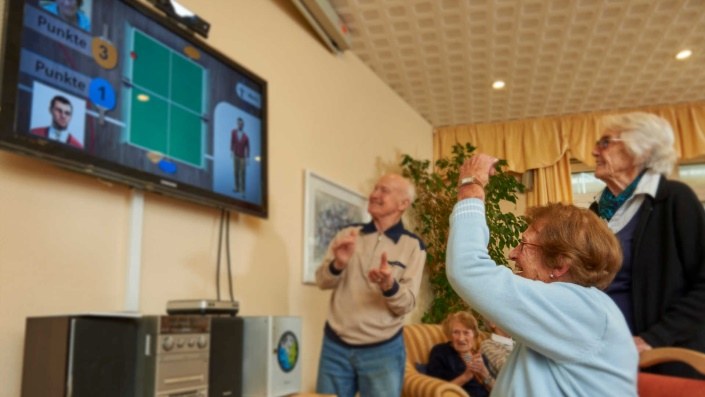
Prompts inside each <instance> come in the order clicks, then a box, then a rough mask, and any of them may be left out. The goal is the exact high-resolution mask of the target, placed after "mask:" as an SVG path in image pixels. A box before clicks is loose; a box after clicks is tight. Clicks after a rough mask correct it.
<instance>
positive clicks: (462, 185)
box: [458, 153, 499, 200]
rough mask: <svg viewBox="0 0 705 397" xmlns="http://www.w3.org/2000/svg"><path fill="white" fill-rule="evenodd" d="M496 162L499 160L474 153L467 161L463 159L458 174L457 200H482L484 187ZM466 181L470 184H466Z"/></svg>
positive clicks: (493, 171) (492, 173)
mask: <svg viewBox="0 0 705 397" xmlns="http://www.w3.org/2000/svg"><path fill="white" fill-rule="evenodd" d="M497 161H499V160H497V159H496V158H494V157H492V156H490V155H487V154H484V153H476V154H475V155H473V156H472V157H470V158H469V159H465V162H463V165H461V166H460V172H459V174H458V200H463V199H466V198H479V199H481V200H484V199H485V186H486V185H487V183H488V182H489V180H490V176H491V175H494V173H495V169H494V165H495V164H496V163H497ZM468 180H472V182H471V183H467V181H468Z"/></svg>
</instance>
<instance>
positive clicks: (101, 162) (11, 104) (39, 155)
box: [0, 0, 269, 218]
mask: <svg viewBox="0 0 705 397" xmlns="http://www.w3.org/2000/svg"><path fill="white" fill-rule="evenodd" d="M28 2H29V3H33V4H38V1H36V0H7V1H6V5H5V12H4V15H3V30H4V33H3V36H2V41H3V42H2V47H1V49H0V55H2V58H1V59H2V61H1V62H0V73H1V74H0V78H1V84H0V149H5V150H8V151H11V152H15V153H19V154H22V155H27V156H30V157H32V158H36V159H41V160H43V161H47V162H49V163H52V164H54V165H57V166H60V167H62V168H67V169H70V170H73V171H76V172H79V173H82V174H86V175H89V176H94V177H98V178H102V179H106V180H109V181H115V182H119V183H122V184H125V185H127V186H130V187H133V188H137V189H140V190H144V191H150V192H156V193H159V194H163V195H166V196H170V197H175V198H179V199H184V200H188V201H191V202H196V203H200V204H204V205H208V206H212V207H216V208H219V209H225V210H234V211H238V212H242V213H247V214H251V215H254V216H257V217H261V218H267V216H268V170H267V169H268V160H269V158H268V153H267V141H268V122H267V119H268V114H267V107H268V106H267V96H268V91H267V82H266V80H264V79H262V78H261V77H259V76H258V75H256V74H255V73H253V72H251V71H250V70H248V69H247V68H245V67H243V66H242V65H240V64H239V63H237V62H235V61H234V60H233V59H231V58H230V57H228V56H226V55H225V54H223V53H221V52H220V51H218V50H216V49H214V48H212V47H211V46H210V45H208V44H207V43H205V42H204V41H203V40H201V39H199V38H198V37H196V36H195V35H194V34H193V32H190V31H188V30H186V29H184V28H183V26H180V25H179V24H178V23H177V22H176V21H173V20H171V19H169V18H167V17H166V16H165V15H164V14H162V13H160V12H159V11H158V10H156V9H154V8H151V7H149V6H147V5H145V4H142V3H140V2H139V1H137V0H110V1H107V0H93V4H94V7H95V4H96V3H101V7H113V6H114V4H118V3H121V4H123V5H125V6H127V7H128V8H130V9H132V10H133V11H134V12H136V13H139V14H141V15H143V16H145V17H147V18H148V19H150V20H151V21H153V22H154V23H156V24H158V25H160V26H161V27H163V28H164V29H166V30H167V31H168V32H169V33H171V34H173V35H174V36H175V37H176V38H177V39H181V40H183V41H185V42H186V43H188V44H190V45H191V46H193V47H195V48H196V49H197V50H198V51H200V52H201V53H203V54H205V55H206V56H208V57H212V61H215V62H218V63H221V64H222V65H223V66H225V67H227V68H229V69H230V70H232V71H233V72H234V73H235V74H238V75H240V76H242V77H244V78H245V79H246V80H247V82H248V84H253V85H255V86H256V87H257V88H258V89H259V90H260V91H259V92H260V93H261V97H260V99H261V106H260V108H259V110H258V111H259V112H260V113H259V115H258V117H257V119H258V121H259V122H260V126H261V129H260V131H259V132H260V136H259V138H260V147H259V148H258V149H259V150H258V154H259V163H260V164H259V167H261V168H260V174H259V180H257V181H256V182H249V183H251V184H253V183H257V184H259V190H258V192H259V194H260V196H259V197H260V198H261V200H257V201H252V200H247V199H246V198H244V197H243V198H240V197H238V196H237V195H235V194H232V193H231V194H223V193H218V192H216V191H215V190H214V188H213V184H214V182H213V180H211V181H210V183H211V188H210V189H206V188H203V187H201V186H197V185H193V184H189V183H185V182H182V181H179V180H178V179H174V178H172V177H171V176H170V175H168V174H164V173H161V172H160V171H159V170H156V171H146V170H144V169H140V168H135V167H133V166H126V165H124V164H121V163H118V162H116V161H112V160H106V159H105V158H101V157H97V156H94V155H92V154H90V153H88V152H86V151H81V150H76V149H74V148H72V147H69V146H68V145H66V144H63V143H59V142H54V141H50V140H48V139H43V138H39V137H37V136H34V135H31V134H29V127H25V128H23V129H22V130H20V128H18V125H19V124H20V123H19V122H18V119H19V118H20V117H19V116H18V105H19V102H20V101H19V99H18V98H19V97H18V94H19V92H20V87H19V85H20V61H21V60H20V58H21V46H22V34H23V32H24V30H25V29H26V28H25V27H24V26H23V25H24V22H23V21H24V10H25V9H26V7H25V4H26V3H28ZM104 12H105V11H104ZM97 30H98V27H96V26H93V27H92V29H91V32H90V34H91V35H92V36H94V37H95V36H99V34H98V33H96V31H97ZM49 45H56V44H49ZM121 56H125V54H122V55H121ZM121 59H122V58H121ZM119 62H121V61H119ZM121 67H122V65H119V66H118V67H117V69H120V68H121ZM119 73H122V72H119ZM209 78H210V79H213V78H214V77H213V76H209ZM25 91H26V90H25ZM212 102H213V103H210V104H209V105H208V106H209V108H208V110H207V117H206V118H207V119H208V121H207V127H206V133H205V140H206V142H205V143H204V144H203V146H204V147H203V149H204V151H206V152H208V151H209V150H210V152H211V158H213V156H214V155H213V152H214V151H215V150H216V148H215V140H216V138H215V135H216V133H215V120H214V113H215V107H216V106H215V105H216V102H217V100H213V101H212ZM86 103H87V104H88V105H87V106H90V105H92V104H91V103H90V101H89V100H88V98H86ZM98 109H99V108H98V107H95V109H93V110H98ZM25 112H26V111H25ZM94 122H95V121H94ZM27 123H28V121H26V122H25V124H27ZM220 133H221V134H224V132H220ZM221 150H222V149H221ZM205 157H208V156H204V158H205ZM207 161H210V171H209V172H208V174H209V175H210V178H211V179H213V178H214V168H215V160H204V162H207ZM220 161H222V162H224V160H223V159H221V160H220ZM206 167H207V166H206ZM204 183H205V182H204Z"/></svg>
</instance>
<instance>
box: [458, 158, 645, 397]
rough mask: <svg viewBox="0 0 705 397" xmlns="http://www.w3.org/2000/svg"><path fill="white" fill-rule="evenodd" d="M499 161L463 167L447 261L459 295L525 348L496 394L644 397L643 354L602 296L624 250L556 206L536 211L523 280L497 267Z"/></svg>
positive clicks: (576, 213)
mask: <svg viewBox="0 0 705 397" xmlns="http://www.w3.org/2000/svg"><path fill="white" fill-rule="evenodd" d="M496 161H497V159H495V158H492V157H490V156H488V155H486V154H482V153H478V154H475V155H474V156H472V157H471V158H469V159H467V160H466V161H465V162H464V163H463V165H462V166H461V169H460V175H459V188H458V202H457V203H456V204H455V207H454V208H453V213H452V214H451V218H450V222H451V224H450V225H451V227H450V234H449V238H448V248H447V253H446V255H447V261H446V272H447V275H448V280H449V281H450V283H451V285H452V286H453V288H454V289H455V291H456V292H457V293H458V294H459V295H460V296H461V297H462V298H463V299H465V300H466V301H467V302H468V303H469V304H470V305H471V306H472V307H473V308H475V309H476V310H477V311H478V312H479V313H480V314H482V315H483V316H484V317H485V318H487V319H488V320H489V321H491V322H493V323H496V324H497V325H498V326H499V327H500V328H502V329H504V330H505V331H507V333H509V334H510V335H512V337H513V338H514V341H515V344H514V349H513V350H512V352H511V354H510V355H509V357H508V358H507V362H506V363H505V365H504V368H502V371H501V372H500V373H499V376H498V378H497V380H496V383H495V386H494V389H493V391H492V393H493V394H496V395H500V396H516V395H523V396H636V395H637V391H636V390H637V389H636V379H637V362H638V355H637V350H636V347H635V346H634V343H633V342H632V337H631V334H630V333H629V328H628V327H627V324H626V322H625V320H624V317H623V316H622V314H621V312H620V311H619V309H618V308H617V305H616V304H615V303H614V301H612V299H610V297H609V296H607V295H606V294H605V293H604V292H603V291H602V290H603V289H604V288H605V287H606V286H607V285H608V284H609V283H610V281H611V280H612V279H613V278H614V276H615V274H616V272H617V270H618V269H619V266H620V263H621V259H622V254H621V250H620V247H619V242H618V241H617V239H616V237H615V236H614V234H613V233H612V232H611V231H610V230H609V229H608V228H607V225H606V224H605V222H604V221H602V220H601V219H600V218H599V217H597V215H595V214H594V213H592V212H591V211H590V210H588V209H581V208H577V207H575V206H572V205H563V204H551V205H548V206H545V207H537V208H532V209H529V210H528V211H527V220H528V223H529V226H528V228H527V229H526V230H525V231H524V233H523V236H522V237H521V241H520V243H519V245H518V246H516V247H515V248H514V249H512V251H511V252H510V253H509V257H510V259H511V260H513V261H514V262H515V264H516V266H515V267H516V269H517V270H518V271H519V272H520V274H518V275H515V274H514V273H512V271H511V270H510V269H509V268H507V267H505V266H497V265H496V263H495V262H494V261H493V260H492V259H491V258H490V256H489V255H488V252H487V243H488V241H489V230H488V227H487V223H486V222H485V206H484V198H485V192H484V186H485V185H486V184H487V182H488V181H489V176H490V175H491V174H492V173H494V165H495V163H496Z"/></svg>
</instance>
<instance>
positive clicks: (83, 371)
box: [21, 316, 138, 397]
mask: <svg viewBox="0 0 705 397" xmlns="http://www.w3.org/2000/svg"><path fill="white" fill-rule="evenodd" d="M137 328H138V324H137V320H136V319H133V318H125V317H100V316H53V317H28V318H27V322H26V329H25V345H24V362H23V367H22V394H21V395H22V397H68V396H71V397H94V396H101V397H122V396H133V395H135V379H136V376H135V375H136V374H135V364H136V357H137Z"/></svg>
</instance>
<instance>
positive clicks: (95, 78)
mask: <svg viewBox="0 0 705 397" xmlns="http://www.w3.org/2000/svg"><path fill="white" fill-rule="evenodd" d="M6 7H7V9H6V13H5V18H4V21H3V28H4V34H3V52H2V86H1V94H0V95H1V98H2V108H0V147H2V148H4V149H8V150H11V151H14V152H18V153H22V154H27V155H30V156H33V157H36V158H41V159H43V160H47V161H49V162H53V163H55V164H58V165H60V166H63V167H66V168H70V169H72V170H75V171H79V172H82V173H86V174H90V175H94V176H97V177H99V178H105V179H108V180H113V181H119V182H122V183H125V184H127V185H129V186H133V187H136V188H139V189H144V190H146V191H154V192H157V193H162V194H166V195H169V196H174V197H178V198H183V199H187V200H191V201H196V202H199V203H203V204H207V205H210V206H214V207H217V208H223V209H228V210H236V211H240V212H245V213H249V214H253V215H256V216H260V217H267V160H268V158H267V83H266V81H265V80H264V79H262V78H260V77H259V76H257V75H256V74H254V73H252V72H250V71H248V70H247V69H246V68H244V67H242V66H241V65H239V64H238V63H236V62H235V61H233V60H232V59H230V58H229V57H227V56H225V55H224V54H222V53H221V52H219V51H217V50H215V49H214V48H212V47H210V46H209V45H207V44H206V43H205V42H204V41H203V40H201V39H199V38H197V37H196V36H194V35H193V34H191V33H190V32H188V31H187V30H186V29H185V28H183V27H182V26H181V25H179V24H178V23H176V22H174V21H173V20H171V19H169V18H168V17H166V16H165V15H163V14H162V13H161V12H159V11H158V10H156V9H153V8H152V7H150V6H148V5H146V4H143V3H140V2H138V1H135V0H74V1H67V0H56V1H54V0H51V1H47V0H7V1H6Z"/></svg>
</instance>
